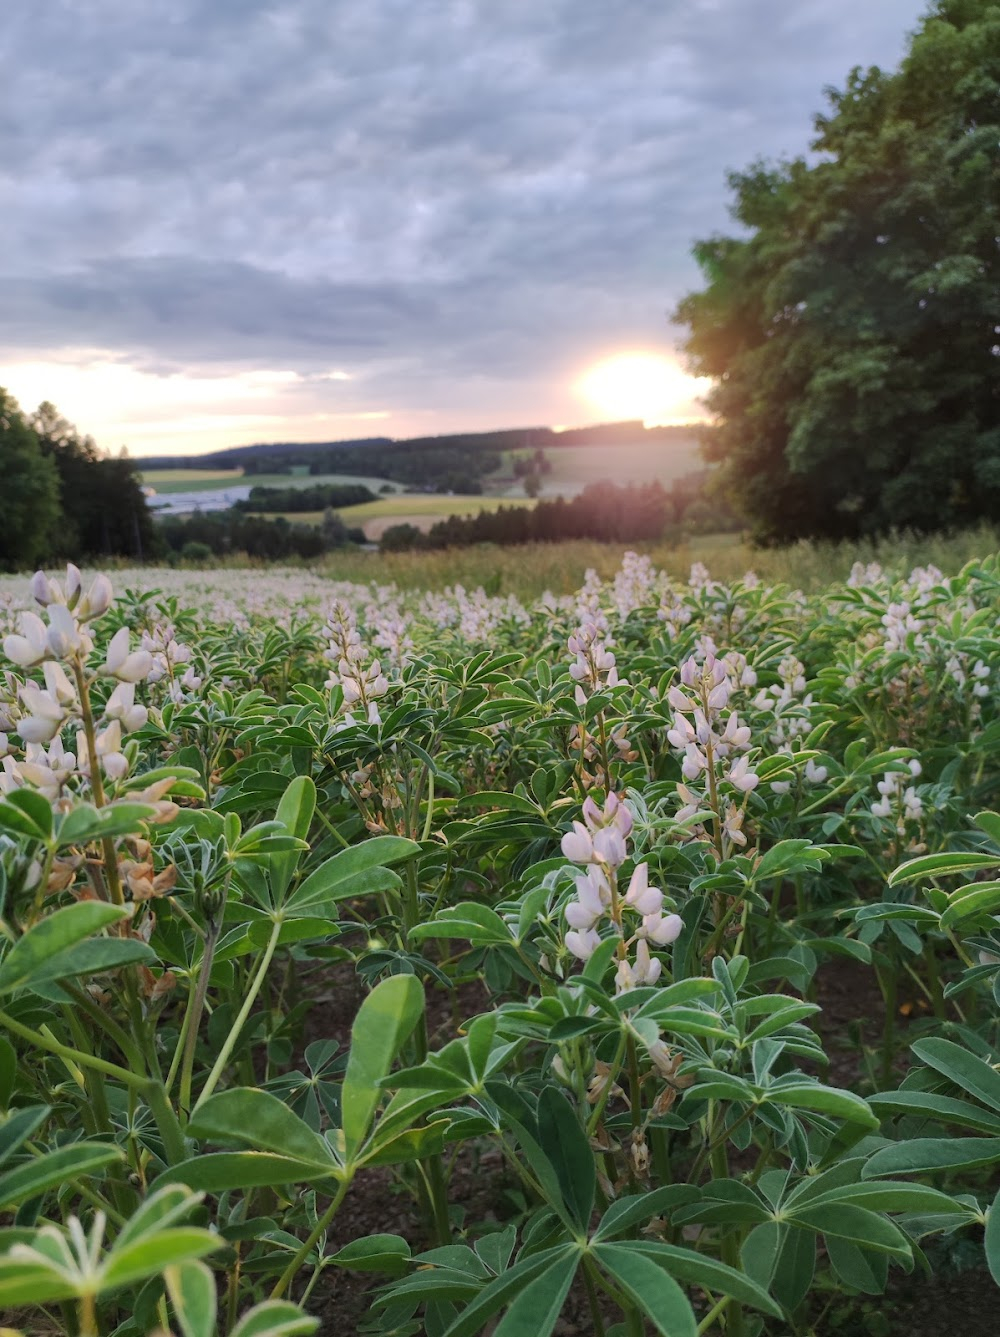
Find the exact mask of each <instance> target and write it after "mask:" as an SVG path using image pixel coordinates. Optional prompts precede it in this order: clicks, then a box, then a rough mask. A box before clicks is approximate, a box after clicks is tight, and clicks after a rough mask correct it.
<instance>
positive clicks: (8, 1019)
mask: <svg viewBox="0 0 1000 1337" xmlns="http://www.w3.org/2000/svg"><path fill="white" fill-rule="evenodd" d="M0 1026H4V1027H6V1029H7V1030H8V1031H11V1032H12V1034H14V1035H19V1036H20V1037H21V1039H22V1040H27V1041H28V1043H29V1044H32V1045H37V1046H38V1047H39V1048H40V1049H47V1050H48V1051H49V1053H50V1054H57V1055H58V1056H59V1058H62V1059H68V1060H69V1062H71V1063H77V1064H79V1066H80V1067H81V1068H93V1069H94V1071H95V1072H103V1073H104V1074H105V1076H107V1077H114V1079H115V1080H116V1081H118V1082H124V1083H125V1085H126V1086H131V1087H133V1088H134V1089H135V1090H136V1091H143V1092H144V1091H145V1090H146V1086H147V1081H148V1079H147V1078H146V1077H144V1076H142V1075H141V1074H139V1073H134V1072H129V1070H128V1068H120V1067H119V1066H118V1065H117V1063H106V1062H105V1061H104V1059H102V1058H97V1057H96V1056H95V1055H93V1054H84V1053H81V1052H80V1050H79V1049H71V1048H70V1046H69V1045H64V1044H61V1043H60V1042H59V1041H58V1040H57V1039H55V1037H54V1036H50V1035H44V1034H42V1032H41V1031H36V1030H33V1029H32V1028H31V1027H30V1026H23V1025H22V1024H21V1022H19V1021H15V1020H14V1018H13V1017H12V1016H10V1014H9V1013H7V1012H0Z"/></svg>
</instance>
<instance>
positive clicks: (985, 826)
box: [972, 809, 1000, 845]
mask: <svg viewBox="0 0 1000 1337" xmlns="http://www.w3.org/2000/svg"><path fill="white" fill-rule="evenodd" d="M972 820H973V821H974V822H975V824H976V825H977V826H978V827H979V829H980V831H985V832H986V834H987V835H988V836H989V838H990V840H992V841H993V844H994V845H1000V812H990V811H989V810H988V809H987V810H986V811H985V812H977V813H976V815H975V817H973V819H972Z"/></svg>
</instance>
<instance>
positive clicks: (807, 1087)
mask: <svg viewBox="0 0 1000 1337" xmlns="http://www.w3.org/2000/svg"><path fill="white" fill-rule="evenodd" d="M767 1100H768V1101H769V1102H770V1103H771V1104H773V1105H790V1106H792V1107H793V1108H795V1109H807V1110H816V1111H817V1112H818V1113H819V1114H829V1115H831V1116H832V1117H834V1118H838V1119H847V1120H848V1121H849V1122H851V1123H860V1124H865V1125H867V1127H869V1128H877V1127H878V1122H879V1121H878V1119H877V1117H876V1116H875V1115H874V1114H873V1113H872V1111H871V1110H870V1109H869V1108H868V1104H867V1102H866V1101H864V1100H862V1098H861V1097H860V1096H856V1095H855V1094H854V1092H853V1091H843V1090H841V1089H840V1088H839V1087H836V1086H822V1085H820V1083H819V1082H803V1083H801V1084H800V1085H796V1086H791V1085H789V1086H772V1087H768V1088H767Z"/></svg>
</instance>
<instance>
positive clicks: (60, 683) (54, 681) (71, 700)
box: [42, 659, 76, 706]
mask: <svg viewBox="0 0 1000 1337" xmlns="http://www.w3.org/2000/svg"><path fill="white" fill-rule="evenodd" d="M42 673H43V674H44V675H45V689H46V691H47V692H48V694H49V696H53V697H55V699H56V700H57V701H58V702H59V704H60V705H61V706H75V705H76V688H75V687H74V686H73V684H72V683H71V682H70V680H69V678H68V677H67V676H66V673H65V671H64V669H63V667H62V665H61V664H57V663H56V662H55V661H54V660H52V659H50V660H49V661H48V662H47V663H46V664H45V666H44V667H43V669H42Z"/></svg>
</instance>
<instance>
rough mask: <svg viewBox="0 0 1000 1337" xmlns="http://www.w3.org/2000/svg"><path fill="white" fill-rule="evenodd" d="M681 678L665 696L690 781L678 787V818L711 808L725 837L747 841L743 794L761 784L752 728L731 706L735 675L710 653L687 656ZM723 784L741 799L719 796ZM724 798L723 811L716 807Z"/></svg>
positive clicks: (671, 738) (670, 735)
mask: <svg viewBox="0 0 1000 1337" xmlns="http://www.w3.org/2000/svg"><path fill="white" fill-rule="evenodd" d="M680 679H681V686H680V687H676V686H675V687H671V689H670V691H669V693H668V696H667V700H668V702H669V704H670V706H671V707H672V708H673V711H674V723H673V728H672V729H670V730H668V732H667V740H668V742H669V743H670V745H671V746H672V747H674V748H676V750H677V751H678V752H680V753H682V754H683V756H682V761H681V774H682V775H683V776H684V780H685V781H686V782H687V783H684V784H679V785H678V786H677V792H678V794H679V796H680V798H681V800H682V803H683V807H682V808H681V810H680V812H679V813H678V814H677V816H678V819H679V820H681V821H685V820H687V818H689V817H693V816H695V814H697V813H705V814H707V813H708V811H710V810H713V811H715V812H716V818H717V820H718V825H719V830H720V835H721V837H722V839H723V841H724V842H728V843H729V844H732V845H745V844H746V843H747V840H746V836H745V835H744V833H743V819H744V816H745V812H746V801H745V796H746V795H748V794H750V793H752V792H753V790H754V789H756V788H757V785H758V784H759V777H758V776H757V774H756V773H755V772H754V771H752V770H751V769H750V765H749V762H748V760H747V757H746V755H745V754H746V752H747V750H748V749H749V747H750V730H749V728H748V727H747V726H746V725H745V724H741V723H740V720H739V716H738V715H737V714H736V711H735V710H730V709H729V700H730V696H731V695H732V693H733V690H734V688H733V683H732V678H731V677H730V674H729V672H728V671H727V666H726V664H725V663H724V661H723V660H721V659H718V658H717V657H716V656H715V655H714V654H709V655H707V656H706V657H705V660H704V662H703V663H699V662H698V660H697V659H695V658H694V657H692V658H690V659H686V660H685V661H684V663H683V664H682V665H681V671H680ZM685 689H687V690H685ZM727 712H728V713H727ZM696 783H700V785H701V788H700V789H698V790H696V789H693V788H691V786H692V785H694V784H696ZM719 785H724V786H729V787H730V789H731V791H735V792H736V794H737V795H739V796H740V798H741V801H739V802H737V801H734V799H733V798H732V797H731V796H730V795H722V794H720V793H719V790H718V786H719ZM723 797H724V798H725V802H726V807H725V812H724V813H723V812H721V811H718V809H719V808H721V803H722V799H723Z"/></svg>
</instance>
